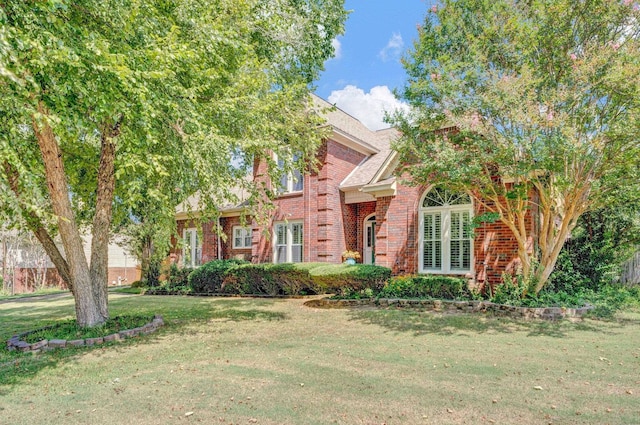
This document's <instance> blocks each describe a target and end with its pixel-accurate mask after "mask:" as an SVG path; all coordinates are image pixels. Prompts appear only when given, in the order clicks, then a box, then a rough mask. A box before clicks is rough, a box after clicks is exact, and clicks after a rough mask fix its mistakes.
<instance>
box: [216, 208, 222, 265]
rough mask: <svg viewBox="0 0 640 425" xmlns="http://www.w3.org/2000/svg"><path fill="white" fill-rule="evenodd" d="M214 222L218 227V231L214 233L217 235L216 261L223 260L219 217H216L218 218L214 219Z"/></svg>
mask: <svg viewBox="0 0 640 425" xmlns="http://www.w3.org/2000/svg"><path fill="white" fill-rule="evenodd" d="M216 222H217V226H218V229H217V232H216V235H217V238H218V249H217V251H218V260H222V259H223V258H222V238H221V237H220V232H221V231H222V227H221V224H220V216H218V218H216Z"/></svg>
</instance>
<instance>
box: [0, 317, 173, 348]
mask: <svg viewBox="0 0 640 425" xmlns="http://www.w3.org/2000/svg"><path fill="white" fill-rule="evenodd" d="M163 325H164V319H163V318H162V316H160V315H157V314H156V315H155V316H153V320H152V321H151V322H149V323H147V324H146V325H144V326H140V327H139V328H133V329H126V330H123V331H120V332H117V333H114V334H111V335H107V336H104V337H99V338H86V339H74V340H69V341H67V340H64V339H51V340H47V339H43V340H42V341H38V342H34V343H33V344H29V343H28V342H26V341H23V340H22V338H24V337H25V336H27V335H29V334H30V333H33V332H36V331H29V332H23V333H21V334H18V335H14V336H12V337H11V338H10V339H9V340H8V341H7V349H8V350H9V351H13V350H19V351H23V352H28V351H34V352H37V351H40V350H52V349H54V348H65V347H67V346H68V347H82V346H91V345H98V344H102V343H104V342H111V341H121V340H123V339H127V338H134V337H136V336H138V335H148V334H150V333H152V332H155V331H156V330H157V329H158V328H159V327H161V326H163ZM45 329H46V328H45ZM39 330H40V329H39Z"/></svg>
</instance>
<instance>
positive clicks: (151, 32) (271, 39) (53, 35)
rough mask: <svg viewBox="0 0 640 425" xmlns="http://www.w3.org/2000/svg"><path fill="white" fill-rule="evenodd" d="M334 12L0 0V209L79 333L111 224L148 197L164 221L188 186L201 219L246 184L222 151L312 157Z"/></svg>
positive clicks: (95, 316) (100, 273) (210, 2)
mask: <svg viewBox="0 0 640 425" xmlns="http://www.w3.org/2000/svg"><path fill="white" fill-rule="evenodd" d="M345 16H346V15H345V11H344V9H343V0H275V1H274V0H105V1H93V0H48V1H23V0H8V1H3V2H0V23H1V25H2V27H1V29H0V214H2V215H3V216H4V218H5V219H8V220H11V221H12V222H14V223H17V224H19V225H22V226H25V227H27V228H29V229H30V230H31V231H33V232H34V234H35V235H36V237H37V238H38V240H39V241H40V242H41V243H42V245H43V247H44V248H45V250H46V251H47V254H48V255H49V256H50V258H51V260H52V261H53V263H54V264H55V266H56V268H57V269H58V271H59V272H60V275H61V276H62V277H63V279H64V280H65V281H66V282H67V284H68V285H69V287H70V288H71V291H72V293H73V295H74V298H75V306H76V317H77V321H78V323H79V324H80V325H82V326H93V325H97V324H100V323H103V322H104V321H105V320H106V319H107V318H108V304H107V261H108V258H107V245H108V241H109V234H110V229H111V227H112V223H113V217H114V215H117V214H121V215H120V217H122V216H126V215H127V214H130V212H131V210H132V208H135V207H136V206H140V205H141V204H142V202H141V200H142V198H146V199H145V201H151V202H154V208H155V209H156V210H155V211H159V212H155V211H154V214H157V215H158V216H164V217H165V218H166V217H167V216H168V215H171V214H173V212H174V207H175V202H176V196H175V194H176V193H178V194H183V199H184V197H186V196H187V195H189V194H192V193H194V192H196V191H199V192H200V193H201V196H200V199H201V201H202V203H203V205H202V207H203V208H204V209H205V210H207V209H208V210H211V211H214V210H215V205H214V204H215V201H216V199H218V200H219V199H230V198H233V194H232V192H231V191H230V188H231V187H232V186H234V185H236V184H238V183H239V182H245V183H246V180H244V179H242V178H241V177H243V176H244V171H245V170H242V167H237V166H235V165H234V164H233V163H232V161H231V158H232V157H236V158H238V157H239V158H246V161H245V162H246V163H249V162H250V161H249V160H248V158H250V157H251V156H252V155H253V154H257V153H260V152H262V151H263V150H264V149H266V148H268V149H274V150H277V149H280V148H282V146H283V145H284V144H286V145H287V146H288V147H289V148H291V149H295V150H296V151H301V152H304V153H307V154H310V152H311V151H312V150H313V148H314V147H315V146H316V145H317V143H318V142H319V140H318V139H319V137H318V134H317V133H316V132H315V131H314V126H313V123H310V122H309V119H310V117H309V116H308V114H307V112H306V111H307V108H305V106H306V103H307V101H308V93H309V89H310V83H311V82H312V81H313V79H315V78H316V77H317V75H318V72H319V71H320V70H321V69H322V66H323V63H324V61H325V60H326V59H327V58H329V57H330V56H331V54H332V53H333V49H332V47H331V41H332V39H333V38H334V37H335V36H336V35H338V34H340V33H341V32H342V29H343V23H344V19H345ZM246 184H248V183H246ZM249 189H251V188H249ZM169 192H171V194H169ZM205 204H209V205H205ZM84 231H87V232H89V233H91V234H92V236H93V238H92V245H91V256H90V258H86V256H85V253H84V250H83V244H82V238H81V235H82V233H83V232H84ZM56 234H58V235H59V237H60V240H61V242H62V247H63V249H59V248H58V246H57V245H56V244H55V243H54V235H56Z"/></svg>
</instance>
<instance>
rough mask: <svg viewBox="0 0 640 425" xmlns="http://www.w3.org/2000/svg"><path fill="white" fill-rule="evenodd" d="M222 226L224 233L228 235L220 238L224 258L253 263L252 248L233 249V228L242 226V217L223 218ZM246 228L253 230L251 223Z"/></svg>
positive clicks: (221, 220)
mask: <svg viewBox="0 0 640 425" xmlns="http://www.w3.org/2000/svg"><path fill="white" fill-rule="evenodd" d="M220 225H221V227H222V231H223V233H224V234H225V235H226V238H220V241H221V243H222V247H221V252H222V258H224V259H225V260H226V259H230V258H237V259H241V260H245V261H251V260H252V257H251V256H252V253H251V248H235V249H234V248H233V228H234V227H235V226H242V221H241V220H240V217H223V218H221V219H220ZM246 227H248V228H251V222H249V223H246ZM225 239H226V240H225Z"/></svg>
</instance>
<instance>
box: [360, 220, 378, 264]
mask: <svg viewBox="0 0 640 425" xmlns="http://www.w3.org/2000/svg"><path fill="white" fill-rule="evenodd" d="M362 262H363V263H364V264H375V263H376V216H375V215H372V216H371V217H369V218H367V219H366V220H365V221H364V258H363V259H362Z"/></svg>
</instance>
